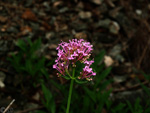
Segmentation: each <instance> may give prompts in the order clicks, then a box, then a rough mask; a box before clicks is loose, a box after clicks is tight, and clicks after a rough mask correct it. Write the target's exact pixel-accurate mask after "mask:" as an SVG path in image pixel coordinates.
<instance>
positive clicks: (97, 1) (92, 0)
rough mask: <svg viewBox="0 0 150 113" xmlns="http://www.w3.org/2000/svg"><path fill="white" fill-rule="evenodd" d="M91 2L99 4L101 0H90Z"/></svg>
mask: <svg viewBox="0 0 150 113" xmlns="http://www.w3.org/2000/svg"><path fill="white" fill-rule="evenodd" d="M91 2H93V3H94V4H96V5H101V4H102V2H103V0H91Z"/></svg>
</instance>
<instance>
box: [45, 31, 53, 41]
mask: <svg viewBox="0 0 150 113" xmlns="http://www.w3.org/2000/svg"><path fill="white" fill-rule="evenodd" d="M54 35H55V34H54V32H48V33H46V35H45V38H46V39H48V40H50V39H51V38H52V37H54Z"/></svg>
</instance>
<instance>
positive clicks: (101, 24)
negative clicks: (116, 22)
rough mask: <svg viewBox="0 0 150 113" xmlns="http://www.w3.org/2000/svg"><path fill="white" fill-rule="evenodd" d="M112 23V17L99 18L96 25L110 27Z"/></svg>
mask: <svg viewBox="0 0 150 113" xmlns="http://www.w3.org/2000/svg"><path fill="white" fill-rule="evenodd" d="M110 23H111V20H110V19H104V20H99V22H98V23H97V24H96V27H104V28H108V27H109V25H110Z"/></svg>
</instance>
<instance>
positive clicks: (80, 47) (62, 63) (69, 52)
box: [53, 39, 96, 80]
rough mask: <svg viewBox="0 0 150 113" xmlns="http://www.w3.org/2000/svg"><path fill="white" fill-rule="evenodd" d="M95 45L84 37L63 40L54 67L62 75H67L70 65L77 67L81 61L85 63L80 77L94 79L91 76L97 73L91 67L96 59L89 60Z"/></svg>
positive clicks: (58, 48)
mask: <svg viewBox="0 0 150 113" xmlns="http://www.w3.org/2000/svg"><path fill="white" fill-rule="evenodd" d="M92 47H93V45H91V44H90V42H86V41H84V40H83V39H79V40H77V39H72V40H69V43H67V42H61V43H60V44H59V46H58V47H57V49H56V50H58V54H57V56H58V58H57V59H56V60H55V62H56V64H54V65H53V68H55V69H57V70H58V71H59V73H60V74H61V75H64V76H65V75H66V73H67V72H68V70H69V67H71V66H72V67H76V62H77V61H80V62H81V63H83V64H85V67H84V68H83V71H82V72H80V75H78V78H79V79H84V78H85V79H87V80H92V79H91V77H92V76H95V75H96V73H95V72H93V71H92V68H90V66H91V64H92V63H93V62H94V60H91V61H88V59H89V57H90V55H91V52H92V50H93V48H92Z"/></svg>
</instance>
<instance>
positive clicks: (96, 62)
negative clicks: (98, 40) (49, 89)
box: [93, 50, 106, 68]
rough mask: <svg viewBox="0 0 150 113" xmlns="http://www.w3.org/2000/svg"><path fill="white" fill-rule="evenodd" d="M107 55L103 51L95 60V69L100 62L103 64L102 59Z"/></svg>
mask: <svg viewBox="0 0 150 113" xmlns="http://www.w3.org/2000/svg"><path fill="white" fill-rule="evenodd" d="M105 53H106V52H105V50H102V51H101V52H100V53H99V54H98V55H97V56H96V57H95V58H94V63H93V66H94V68H96V66H97V65H98V64H99V63H100V62H102V59H103V57H104V55H105Z"/></svg>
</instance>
